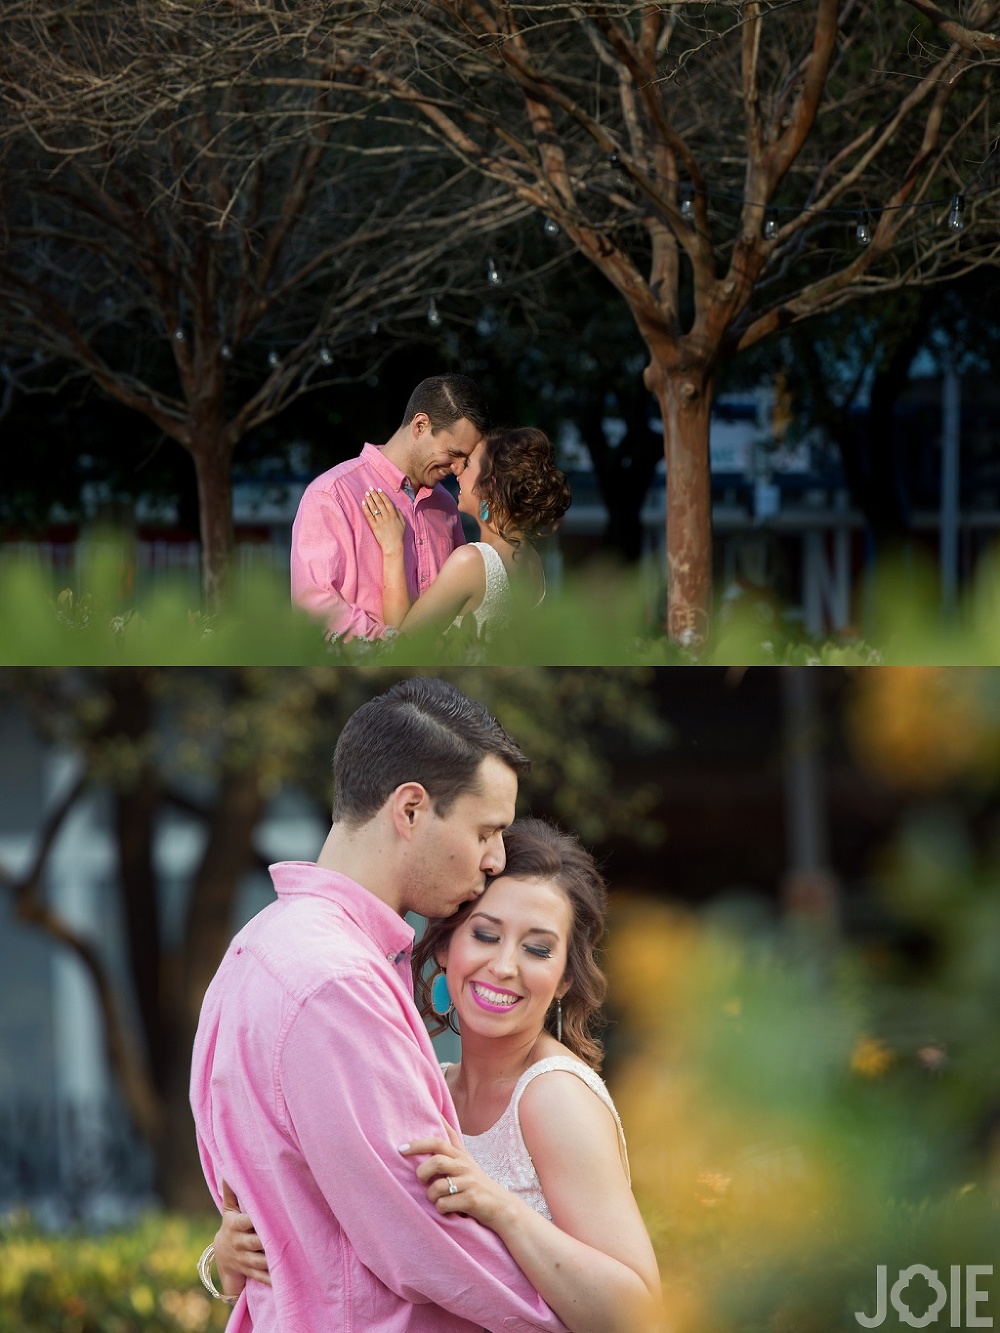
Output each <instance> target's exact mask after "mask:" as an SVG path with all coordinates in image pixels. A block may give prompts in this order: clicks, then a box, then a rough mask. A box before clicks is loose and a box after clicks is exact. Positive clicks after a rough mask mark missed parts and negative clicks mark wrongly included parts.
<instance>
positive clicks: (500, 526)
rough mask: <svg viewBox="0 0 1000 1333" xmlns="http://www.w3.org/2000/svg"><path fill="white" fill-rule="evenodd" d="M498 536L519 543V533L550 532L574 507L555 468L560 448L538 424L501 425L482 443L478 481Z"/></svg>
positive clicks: (567, 486) (563, 478) (482, 498)
mask: <svg viewBox="0 0 1000 1333" xmlns="http://www.w3.org/2000/svg"><path fill="white" fill-rule="evenodd" d="M476 489H477V491H478V494H479V498H480V499H481V500H483V501H485V503H486V504H487V506H488V507H489V512H490V515H491V517H492V519H493V522H494V524H495V526H496V529H497V531H498V532H499V533H500V536H501V537H503V539H504V540H505V541H510V542H513V543H514V544H515V545H516V544H517V540H518V537H517V535H514V536H512V535H511V534H520V536H521V537H543V536H545V535H546V534H547V533H549V532H552V531H553V529H554V528H555V527H556V525H557V524H558V522H559V520H560V519H561V518H562V516H563V514H565V512H566V510H567V509H568V508H569V506H570V500H571V498H572V497H571V495H570V489H569V483H568V482H567V480H566V477H565V475H564V473H563V472H561V471H560V469H559V468H558V467H557V466H556V451H555V449H554V448H553V447H552V441H551V440H550V439H549V437H548V436H547V435H546V434H545V432H544V431H541V430H538V429H537V428H536V427H535V426H518V427H511V428H509V429H508V428H507V427H502V426H501V427H497V428H495V429H494V430H491V431H490V432H489V434H488V435H487V436H486V438H485V440H484V442H483V455H482V464H481V466H480V471H479V480H478V482H477V484H476Z"/></svg>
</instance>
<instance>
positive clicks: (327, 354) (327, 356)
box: [319, 343, 333, 366]
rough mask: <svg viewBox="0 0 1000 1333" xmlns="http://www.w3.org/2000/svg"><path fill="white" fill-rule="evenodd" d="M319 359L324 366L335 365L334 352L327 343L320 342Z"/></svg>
mask: <svg viewBox="0 0 1000 1333" xmlns="http://www.w3.org/2000/svg"><path fill="white" fill-rule="evenodd" d="M319 359H320V361H321V362H322V363H323V365H324V366H332V365H333V353H332V352H331V351H330V349H329V347H328V346H327V345H326V343H320V345H319Z"/></svg>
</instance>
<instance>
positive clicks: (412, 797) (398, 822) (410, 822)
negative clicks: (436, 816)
mask: <svg viewBox="0 0 1000 1333" xmlns="http://www.w3.org/2000/svg"><path fill="white" fill-rule="evenodd" d="M389 806H390V810H391V814H392V822H393V827H394V828H395V830H396V832H397V833H398V834H399V836H400V837H401V838H405V839H406V840H407V841H409V839H410V838H411V837H412V836H413V830H414V829H415V828H416V826H417V824H418V823H419V822H420V820H421V819H422V818H424V817H425V816H426V815H428V814H430V813H431V812H432V809H433V807H432V806H431V798H430V797H429V796H428V795H427V788H426V787H424V786H423V785H422V784H421V783H419V782H403V783H401V784H400V785H399V786H398V787H397V788H396V790H395V791H394V792H393V793H392V795H391V796H390V797H389Z"/></svg>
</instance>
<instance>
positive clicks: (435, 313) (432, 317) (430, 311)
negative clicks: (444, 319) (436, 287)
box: [427, 296, 441, 329]
mask: <svg viewBox="0 0 1000 1333" xmlns="http://www.w3.org/2000/svg"><path fill="white" fill-rule="evenodd" d="M427 323H428V324H429V325H430V326H431V328H432V329H436V328H439V327H440V325H441V312H440V310H438V308H437V302H436V301H435V300H434V297H433V296H432V297H431V299H430V300H429V301H428V302H427Z"/></svg>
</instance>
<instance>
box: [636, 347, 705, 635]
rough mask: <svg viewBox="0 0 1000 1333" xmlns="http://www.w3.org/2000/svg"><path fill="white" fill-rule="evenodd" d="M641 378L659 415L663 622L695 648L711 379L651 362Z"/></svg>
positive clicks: (700, 612)
mask: <svg viewBox="0 0 1000 1333" xmlns="http://www.w3.org/2000/svg"><path fill="white" fill-rule="evenodd" d="M644 378H645V382H646V385H647V387H648V388H649V389H650V390H651V391H652V392H653V393H654V394H655V395H656V398H657V401H658V402H659V404H660V412H661V413H662V416H663V456H664V459H665V460H666V464H667V505H666V552H667V621H666V625H665V629H666V631H667V634H668V635H669V637H670V639H671V640H672V641H673V642H674V643H678V644H680V645H681V647H684V648H690V649H693V650H695V651H697V650H698V649H699V648H701V647H702V646H703V645H704V644H705V642H706V640H707V639H708V633H709V627H710V618H711V608H712V478H711V470H710V467H709V456H708V431H709V420H710V415H711V410H712V378H711V375H709V374H704V373H698V372H696V371H694V370H692V369H690V368H687V369H684V370H682V371H680V372H678V371H677V370H671V369H670V368H669V367H667V366H664V365H663V364H662V363H659V362H657V361H653V362H651V363H650V365H649V366H648V367H647V368H646V372H645V376H644Z"/></svg>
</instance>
